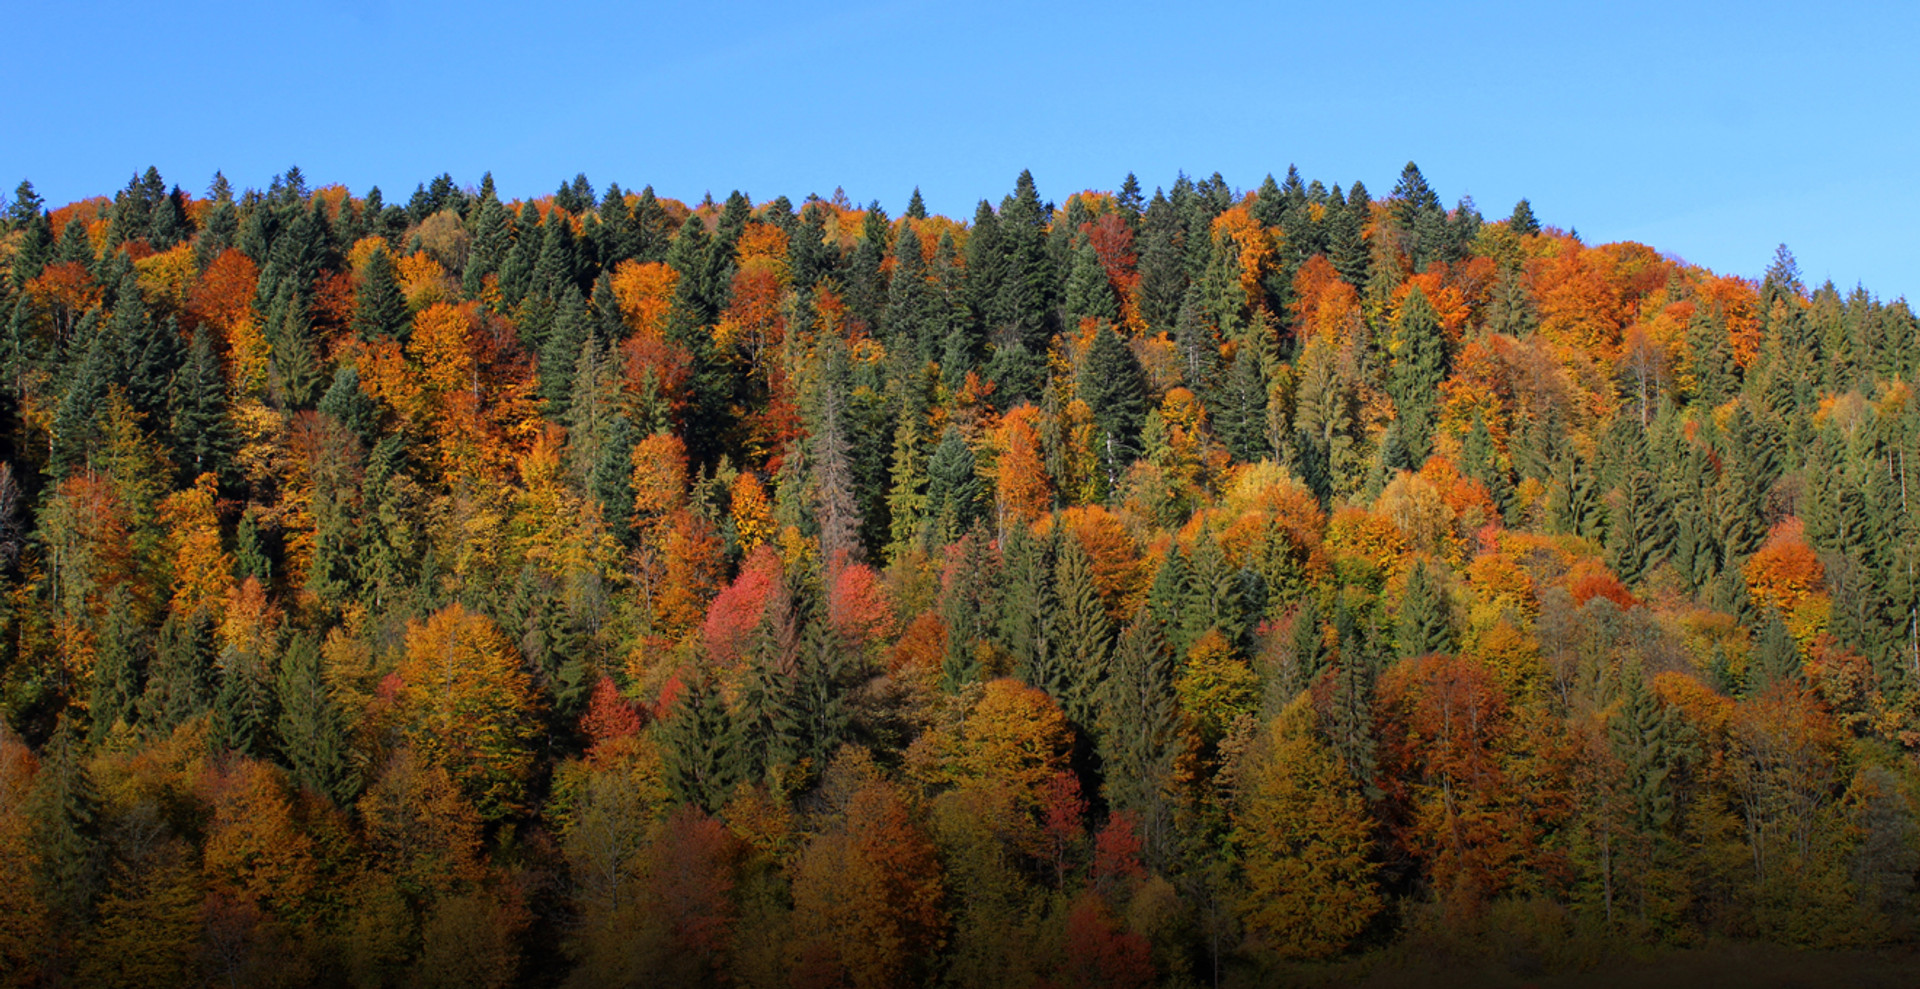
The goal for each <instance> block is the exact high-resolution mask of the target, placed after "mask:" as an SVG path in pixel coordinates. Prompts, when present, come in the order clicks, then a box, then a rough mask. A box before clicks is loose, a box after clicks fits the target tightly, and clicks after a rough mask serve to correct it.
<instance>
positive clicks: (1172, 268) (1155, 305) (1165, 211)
mask: <svg viewBox="0 0 1920 989" xmlns="http://www.w3.org/2000/svg"><path fill="white" fill-rule="evenodd" d="M1141 227H1142V237H1143V243H1142V244H1141V248H1140V269H1139V270H1140V316H1141V318H1143V319H1145V320H1146V321H1147V326H1148V328H1149V329H1151V330H1154V331H1156V332H1168V331H1171V330H1172V329H1173V328H1174V322H1175V320H1177V319H1179V317H1180V303H1181V301H1182V300H1183V299H1185V298H1186V294H1187V272H1186V262H1185V260H1184V251H1183V246H1184V243H1183V242H1184V236H1185V234H1184V231H1183V230H1182V229H1181V226H1180V218H1179V216H1178V215H1177V214H1176V213H1175V211H1174V208H1173V204H1172V203H1171V202H1169V201H1168V200H1167V198H1166V197H1165V196H1164V195H1161V193H1160V191H1159V190H1157V189H1156V190H1154V193H1153V201H1152V202H1150V203H1148V204H1147V211H1146V215H1145V217H1144V219H1143V221H1142V224H1141Z"/></svg>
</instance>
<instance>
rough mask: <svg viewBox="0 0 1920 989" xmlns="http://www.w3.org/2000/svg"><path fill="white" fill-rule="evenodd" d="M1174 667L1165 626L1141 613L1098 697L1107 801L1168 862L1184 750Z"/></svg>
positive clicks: (1124, 636) (1125, 636)
mask: <svg viewBox="0 0 1920 989" xmlns="http://www.w3.org/2000/svg"><path fill="white" fill-rule="evenodd" d="M1174 669H1175V664H1174V656H1173V653H1172V652H1171V651H1169V650H1168V649H1167V645H1166V642H1165V641H1164V640H1163V639H1162V638H1161V636H1160V622H1159V620H1157V619H1156V618H1154V617H1153V615H1152V614H1150V613H1149V612H1148V611H1147V610H1146V609H1145V608H1142V609H1141V610H1139V611H1137V612H1135V613H1134V617H1133V620H1132V621H1131V622H1130V623H1128V625H1127V628H1126V631H1125V632H1123V633H1122V634H1121V636H1120V642H1119V645H1118V646H1117V647H1116V648H1115V650H1114V656H1113V671H1112V675H1111V676H1109V677H1107V679H1106V680H1105V681H1104V682H1103V683H1102V684H1101V686H1100V693H1099V720H1098V729H1099V735H1098V738H1099V746H1098V748H1099V753H1100V761H1101V764H1102V766H1103V768H1104V773H1103V774H1102V775H1103V777H1104V779H1105V781H1106V782H1105V787H1104V792H1103V796H1105V798H1106V801H1107V806H1108V808H1109V809H1111V810H1113V811H1124V812H1128V813H1132V814H1135V815H1137V817H1138V827H1139V829H1140V833H1141V837H1142V838H1143V839H1144V841H1145V843H1146V845H1147V848H1148V850H1149V851H1150V852H1151V853H1152V855H1153V858H1154V859H1155V860H1157V861H1162V862H1164V861H1165V857H1166V856H1167V854H1168V852H1169V851H1170V850H1171V849H1170V847H1169V846H1170V844H1171V839H1172V833H1171V832H1172V827H1173V822H1172V811H1171V802H1170V800H1169V797H1168V794H1169V792H1170V791H1171V789H1172V785H1173V775H1174V762H1175V760H1176V759H1177V758H1178V756H1179V754H1180V749H1181V742H1180V721H1181V714H1180V706H1179V701H1178V699H1177V697H1176V696H1175V694H1174V690H1173V681H1174Z"/></svg>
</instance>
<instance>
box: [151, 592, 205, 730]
mask: <svg viewBox="0 0 1920 989" xmlns="http://www.w3.org/2000/svg"><path fill="white" fill-rule="evenodd" d="M213 649H214V645H213V623H212V621H211V619H209V618H207V617H206V616H204V615H181V614H172V615H169V616H167V619H166V621H165V622H163V623H162V624H161V626H160V641H159V647H158V649H157V650H156V652H155V655H154V659H153V664H152V666H151V667H150V669H149V674H148V676H147V682H146V689H145V690H144V691H143V692H142V694H141V698H140V724H141V727H142V728H144V729H145V731H146V734H147V737H148V738H151V739H161V738H165V737H166V736H168V735H169V734H171V733H172V732H173V730H174V728H176V727H178V726H179V725H180V724H181V723H182V722H185V721H186V720H188V719H189V718H192V717H194V716H196V715H198V714H200V713H202V712H204V711H206V710H207V708H208V706H209V705H211V704H212V702H213V681H214V672H213Z"/></svg>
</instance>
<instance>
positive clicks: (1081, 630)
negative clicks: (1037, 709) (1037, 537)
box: [1039, 534, 1113, 725]
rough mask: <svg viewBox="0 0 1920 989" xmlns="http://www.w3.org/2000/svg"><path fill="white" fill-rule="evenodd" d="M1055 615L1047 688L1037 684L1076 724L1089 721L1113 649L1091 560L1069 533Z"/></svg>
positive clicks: (1065, 539) (1059, 569)
mask: <svg viewBox="0 0 1920 989" xmlns="http://www.w3.org/2000/svg"><path fill="white" fill-rule="evenodd" d="M1054 582H1055V586H1056V587H1057V588H1058V589H1059V591H1058V593H1059V598H1058V600H1059V610H1058V611H1057V612H1055V624H1054V628H1053V630H1052V632H1053V636H1052V638H1053V641H1054V645H1055V649H1056V659H1055V661H1054V663H1053V667H1054V674H1055V675H1054V677H1053V678H1052V679H1053V682H1051V683H1042V684H1039V686H1040V687H1042V688H1043V689H1045V690H1046V691H1047V692H1048V693H1049V694H1052V695H1053V696H1054V697H1055V698H1057V699H1058V700H1059V702H1060V709H1061V710H1062V711H1064V712H1066V715H1067V718H1068V719H1069V720H1071V721H1073V722H1074V723H1076V724H1080V725H1089V724H1091V723H1092V722H1093V717H1094V701H1095V698H1096V697H1097V696H1098V693H1099V689H1100V683H1101V680H1102V679H1103V677H1104V676H1105V673H1106V667H1107V657H1108V654H1109V653H1110V652H1111V651H1112V648H1113V622H1112V620H1111V619H1109V618H1108V617H1107V609H1106V604H1105V602H1103V601H1102V600H1101V599H1100V589H1099V587H1098V585H1096V584H1095V583H1094V579H1093V561H1092V560H1091V559H1089V558H1088V556H1087V551H1086V550H1085V549H1084V548H1083V547H1081V545H1080V540H1079V539H1077V538H1075V537H1074V536H1072V535H1071V534H1068V535H1065V536H1063V537H1062V538H1061V539H1060V550H1059V562H1058V564H1057V570H1056V574H1055V578H1054Z"/></svg>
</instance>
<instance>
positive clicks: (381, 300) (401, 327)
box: [353, 245, 411, 341]
mask: <svg viewBox="0 0 1920 989" xmlns="http://www.w3.org/2000/svg"><path fill="white" fill-rule="evenodd" d="M409 329H411V324H410V322H409V320H408V316H407V300H406V299H405V298H404V297H402V296H401V294H400V280H399V279H398V278H397V277H395V275H394V268H393V256H392V255H391V254H388V253H387V249H386V247H384V246H382V245H375V246H374V248H373V252H372V253H371V254H370V255H368V257H367V262H366V268H365V270H364V272H363V273H362V275H361V279H360V286H359V288H358V289H356V290H355V291H354V301H353V332H354V333H356V334H358V335H359V337H360V339H362V340H367V341H373V340H379V339H383V338H385V337H393V338H395V339H398V340H402V341H404V340H405V339H406V338H407V334H408V330H409Z"/></svg>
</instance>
